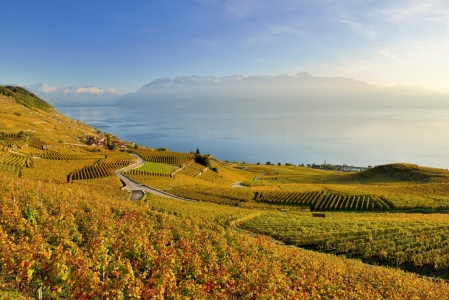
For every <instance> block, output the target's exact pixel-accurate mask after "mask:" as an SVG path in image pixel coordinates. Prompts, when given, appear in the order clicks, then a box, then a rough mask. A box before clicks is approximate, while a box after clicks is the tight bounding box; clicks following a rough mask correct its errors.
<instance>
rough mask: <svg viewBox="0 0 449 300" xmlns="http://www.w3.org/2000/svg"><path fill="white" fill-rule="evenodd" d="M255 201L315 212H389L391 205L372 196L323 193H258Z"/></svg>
mask: <svg viewBox="0 0 449 300" xmlns="http://www.w3.org/2000/svg"><path fill="white" fill-rule="evenodd" d="M255 200H256V201H257V202H264V203H270V204H283V205H289V204H291V205H301V206H307V207H310V208H311V210H314V211H326V210H359V211H369V210H388V209H390V207H389V205H388V204H387V203H385V201H383V200H382V199H380V198H378V197H373V196H371V195H344V194H339V193H331V192H327V191H322V192H305V193H294V192H279V191H277V192H270V191H266V192H258V193H256V196H255Z"/></svg>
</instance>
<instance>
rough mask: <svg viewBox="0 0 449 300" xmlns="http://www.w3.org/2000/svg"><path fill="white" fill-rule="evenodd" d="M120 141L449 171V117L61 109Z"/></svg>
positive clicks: (257, 158)
mask: <svg viewBox="0 0 449 300" xmlns="http://www.w3.org/2000/svg"><path fill="white" fill-rule="evenodd" d="M57 109H58V110H59V111H60V112H61V113H63V114H64V115H66V116H68V117H70V118H72V119H75V120H81V121H82V122H84V123H87V124H89V125H91V126H94V127H96V128H99V129H101V130H103V131H106V132H109V133H112V134H114V135H117V136H119V137H120V138H122V139H124V140H127V141H130V142H136V143H137V144H139V145H145V146H149V147H154V148H157V147H162V146H165V147H168V148H169V149H170V150H172V151H195V150H196V149H197V148H199V149H200V151H201V153H209V154H212V155H213V156H214V157H216V158H218V159H221V160H230V161H236V160H239V161H240V162H243V161H246V162H250V163H257V162H260V163H266V162H267V161H270V162H272V163H275V164H277V163H278V162H281V163H282V164H284V163H286V162H288V163H293V164H301V163H304V164H312V163H316V164H321V163H323V162H324V161H325V160H326V162H327V163H330V164H344V163H345V164H348V165H355V166H368V165H373V166H374V165H378V164H385V163H392V162H410V163H416V164H419V165H424V166H432V167H442V168H449V110H404V111H399V110H369V111H360V110H353V111H351V110H345V111H302V112H291V111H290V112H289V111H287V112H250V111H246V112H245V111H232V112H219V111H213V112H208V111H207V110H205V111H201V112H198V111H196V110H194V109H189V108H188V107H170V108H158V109H155V108H154V107H153V108H151V109H141V108H139V109H133V108H122V107H58V108H57Z"/></svg>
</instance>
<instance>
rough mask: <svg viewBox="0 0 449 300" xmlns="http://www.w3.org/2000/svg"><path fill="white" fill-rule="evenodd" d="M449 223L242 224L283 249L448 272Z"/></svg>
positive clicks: (334, 220) (290, 217) (273, 218)
mask: <svg viewBox="0 0 449 300" xmlns="http://www.w3.org/2000/svg"><path fill="white" fill-rule="evenodd" d="M448 221H449V217H448V216H446V215H438V216H424V215H421V216H420V215H415V216H410V215H405V214H398V215H391V216H389V215H373V214H371V215H369V214H364V215H355V214H354V215H347V214H344V215H342V214H332V213H326V217H325V218H324V219H321V218H313V217H312V216H310V215H307V214H282V213H266V214H263V215H261V216H257V217H255V218H252V219H251V220H249V221H247V222H244V223H242V224H241V228H243V229H245V230H249V231H252V232H256V233H261V234H265V235H268V236H271V237H273V238H276V239H279V240H281V241H283V242H286V243H288V244H293V245H297V246H301V247H306V248H309V249H316V250H319V251H324V252H328V253H333V254H345V255H348V256H351V257H354V258H361V259H363V260H365V261H368V262H374V263H383V264H387V265H391V266H401V265H406V264H413V266H415V267H421V266H428V267H430V268H431V269H433V270H434V271H435V272H438V271H440V270H445V271H448V270H449V252H448V249H449V239H448V238H449V225H447V224H448Z"/></svg>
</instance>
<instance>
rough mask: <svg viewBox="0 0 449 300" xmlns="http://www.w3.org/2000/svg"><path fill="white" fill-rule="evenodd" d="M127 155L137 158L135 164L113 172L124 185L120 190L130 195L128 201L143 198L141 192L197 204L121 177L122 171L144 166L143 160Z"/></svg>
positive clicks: (136, 156) (123, 176)
mask: <svg viewBox="0 0 449 300" xmlns="http://www.w3.org/2000/svg"><path fill="white" fill-rule="evenodd" d="M128 154H129V155H132V156H134V157H135V158H137V162H136V163H135V164H132V165H129V166H127V167H124V168H122V169H120V170H117V171H115V174H116V175H117V176H118V178H120V180H121V181H122V182H123V183H124V184H125V187H124V188H122V189H124V190H128V191H129V192H130V193H131V194H130V199H131V200H140V199H142V197H143V193H142V192H148V193H150V194H153V195H156V196H159V197H167V198H171V199H178V200H184V201H192V202H197V201H196V200H192V199H186V198H182V197H178V196H175V195H172V194H169V193H166V192H164V191H161V190H158V189H155V188H152V187H150V186H146V185H143V184H140V183H138V182H135V181H133V180H131V179H129V178H128V177H126V176H125V175H123V172H124V171H129V170H132V169H135V168H139V167H141V166H142V165H143V164H144V160H143V159H142V158H141V157H140V156H138V155H135V154H131V153H128Z"/></svg>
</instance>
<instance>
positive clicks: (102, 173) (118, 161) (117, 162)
mask: <svg viewBox="0 0 449 300" xmlns="http://www.w3.org/2000/svg"><path fill="white" fill-rule="evenodd" d="M133 163H135V159H123V158H105V159H102V160H100V161H98V162H97V163H96V164H95V165H93V166H86V167H83V168H82V169H80V170H77V171H74V172H71V173H70V174H69V175H68V176H67V181H68V182H71V181H73V180H83V179H93V178H102V177H108V176H114V175H115V171H116V170H117V169H120V168H123V167H126V166H128V165H130V164H133Z"/></svg>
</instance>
